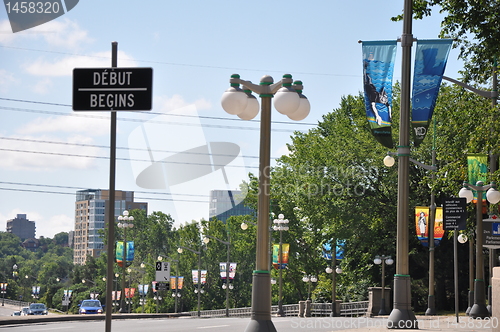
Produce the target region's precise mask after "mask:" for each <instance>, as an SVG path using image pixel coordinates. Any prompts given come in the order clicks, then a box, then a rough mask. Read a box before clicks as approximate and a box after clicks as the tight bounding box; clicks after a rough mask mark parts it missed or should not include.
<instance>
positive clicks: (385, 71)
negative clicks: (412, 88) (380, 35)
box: [363, 40, 396, 148]
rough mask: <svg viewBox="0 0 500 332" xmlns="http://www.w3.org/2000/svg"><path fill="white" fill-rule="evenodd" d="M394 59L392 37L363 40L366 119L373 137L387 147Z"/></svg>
mask: <svg viewBox="0 0 500 332" xmlns="http://www.w3.org/2000/svg"><path fill="white" fill-rule="evenodd" d="M395 58H396V41H395V40H394V41H368V42H366V41H364V42H363V85H364V92H365V93H364V97H365V110H366V118H367V119H368V123H369V125H370V129H371V132H372V134H373V136H374V137H375V139H376V140H377V141H379V142H380V143H381V144H382V145H384V146H385V147H388V148H392V147H393V142H392V131H391V107H392V76H393V74H394V59H395Z"/></svg>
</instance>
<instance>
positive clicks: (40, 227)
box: [0, 208, 74, 238]
mask: <svg viewBox="0 0 500 332" xmlns="http://www.w3.org/2000/svg"><path fill="white" fill-rule="evenodd" d="M18 214H26V218H27V219H28V220H31V221H34V222H35V227H36V229H35V237H36V238H40V236H44V237H46V238H53V237H54V235H55V234H57V233H60V232H69V231H71V230H73V229H74V219H73V218H72V217H68V216H67V215H64V214H59V215H55V216H50V217H49V218H48V219H47V218H45V217H44V216H43V215H41V214H40V213H38V212H33V211H25V210H21V209H19V208H15V209H12V210H11V211H9V212H8V213H7V215H2V214H0V218H1V220H11V219H14V218H16V217H17V215H18Z"/></svg>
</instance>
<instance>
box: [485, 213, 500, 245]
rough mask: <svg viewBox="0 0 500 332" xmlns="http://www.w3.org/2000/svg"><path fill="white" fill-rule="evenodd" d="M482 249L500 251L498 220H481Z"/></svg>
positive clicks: (499, 222)
mask: <svg viewBox="0 0 500 332" xmlns="http://www.w3.org/2000/svg"><path fill="white" fill-rule="evenodd" d="M483 247H484V248H490V249H500V218H498V217H497V216H493V217H491V218H488V219H483Z"/></svg>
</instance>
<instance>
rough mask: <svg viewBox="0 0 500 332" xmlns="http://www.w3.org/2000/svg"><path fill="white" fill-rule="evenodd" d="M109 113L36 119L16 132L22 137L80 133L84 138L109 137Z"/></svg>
mask: <svg viewBox="0 0 500 332" xmlns="http://www.w3.org/2000/svg"><path fill="white" fill-rule="evenodd" d="M109 117H110V114H109V113H107V112H106V113H104V112H103V113H99V114H96V115H88V116H84V115H82V116H59V117H49V118H37V119H35V120H33V121H32V122H30V123H27V124H26V125H24V126H23V127H21V128H19V129H18V130H17V132H18V133H20V134H23V135H29V134H40V133H71V134H78V133H82V134H85V135H86V136H102V135H109Z"/></svg>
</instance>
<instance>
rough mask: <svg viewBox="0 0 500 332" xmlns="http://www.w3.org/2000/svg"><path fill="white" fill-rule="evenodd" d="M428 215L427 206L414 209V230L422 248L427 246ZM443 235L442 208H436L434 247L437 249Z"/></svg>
mask: <svg viewBox="0 0 500 332" xmlns="http://www.w3.org/2000/svg"><path fill="white" fill-rule="evenodd" d="M429 213H430V210H429V208H428V207H427V206H416V207H415V230H416V233H417V238H418V239H419V241H420V243H421V244H422V245H423V246H424V247H428V246H429V217H430V216H429ZM443 235H444V228H443V208H441V207H437V208H436V216H435V218H434V246H435V247H437V246H438V245H439V243H440V242H441V239H442V238H443Z"/></svg>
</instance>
